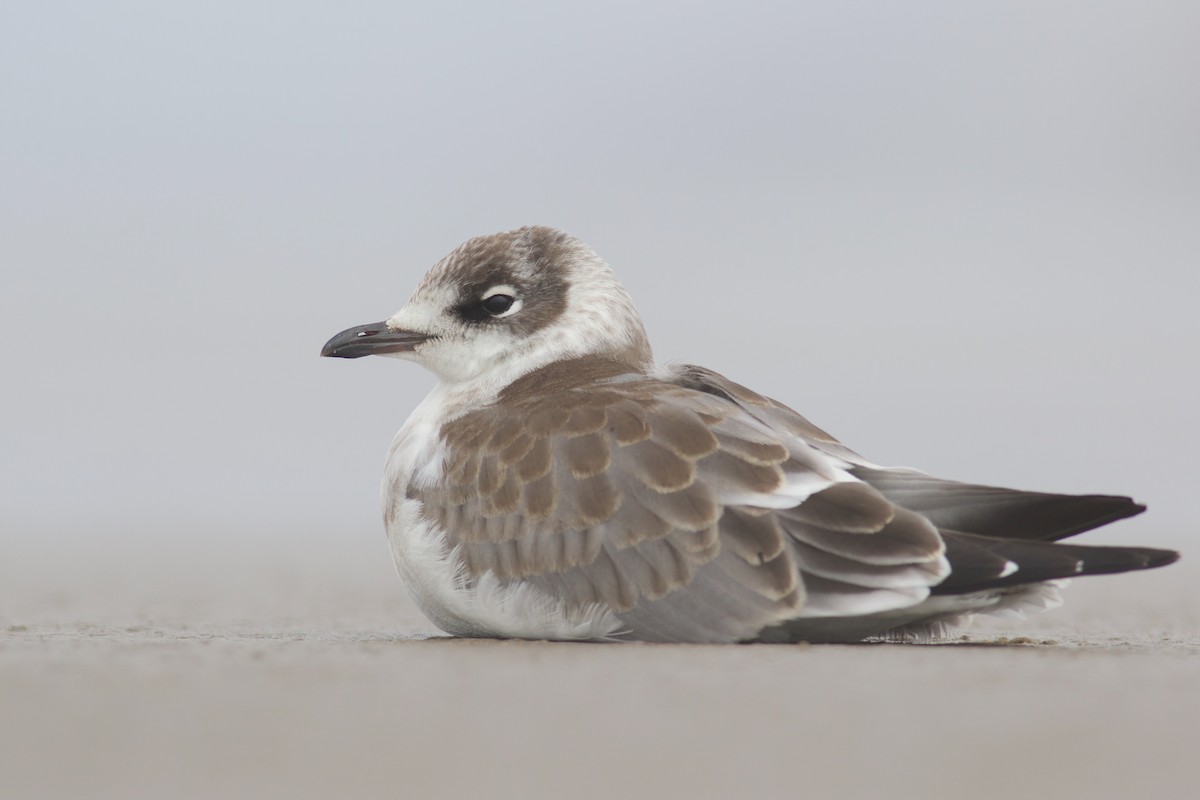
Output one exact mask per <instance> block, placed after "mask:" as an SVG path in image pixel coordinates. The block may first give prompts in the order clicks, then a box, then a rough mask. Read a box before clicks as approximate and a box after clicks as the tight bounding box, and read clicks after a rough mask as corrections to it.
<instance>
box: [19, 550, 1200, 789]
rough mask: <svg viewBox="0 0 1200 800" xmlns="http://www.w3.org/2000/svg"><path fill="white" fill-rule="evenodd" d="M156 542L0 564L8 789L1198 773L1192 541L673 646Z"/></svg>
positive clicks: (291, 562) (545, 785) (1125, 780)
mask: <svg viewBox="0 0 1200 800" xmlns="http://www.w3.org/2000/svg"><path fill="white" fill-rule="evenodd" d="M148 550H149V552H143V553H141V554H140V555H139V556H137V557H134V556H132V555H131V554H130V553H124V554H121V555H118V554H116V553H113V552H105V553H103V554H91V555H87V556H81V555H80V554H79V553H78V552H75V551H67V550H64V552H63V553H55V552H53V551H52V548H49V547H45V548H43V549H42V550H40V551H38V552H30V553H21V554H19V556H18V557H15V558H14V557H9V558H6V560H5V561H4V563H3V564H0V797H4V798H57V797H80V798H83V797H87V798H107V797H112V798H118V797H120V798H140V797H154V798H158V797H172V798H174V797H222V798H240V797H247V798H249V797H254V798H273V797H288V798H309V797H312V798H318V797H350V798H359V797H361V798H375V797H391V798H438V797H478V796H488V797H516V796H522V797H529V798H539V797H556V798H568V797H569V798H593V797H595V798H601V797H603V798H612V797H630V798H640V797H655V798H674V797H689V798H692V797H714V798H716V797H724V798H727V797H746V798H750V797H753V798H774V797H807V798H813V797H816V798H827V797H887V798H906V797H914V798H917V797H919V798H943V797H944V798H956V799H957V798H962V797H973V798H989V797H1022V796H1025V797H1059V798H1062V797H1081V798H1082V797H1087V798H1107V797H1112V798H1128V797H1145V798H1185V797H1195V796H1196V792H1197V791H1200V789H1197V787H1196V785H1195V784H1196V781H1197V779H1196V778H1195V761H1196V752H1197V751H1196V741H1197V740H1196V736H1197V734H1198V733H1200V590H1198V588H1197V587H1198V586H1200V581H1198V580H1197V577H1200V576H1198V575H1197V572H1196V570H1194V569H1192V568H1191V565H1190V564H1188V563H1187V562H1186V561H1185V562H1183V563H1181V564H1179V565H1176V566H1174V567H1172V568H1169V569H1167V570H1161V571H1158V572H1154V573H1146V574H1139V575H1131V576H1118V577H1110V578H1094V579H1089V580H1081V581H1077V582H1076V583H1075V585H1073V586H1072V587H1071V589H1070V591H1069V592H1068V603H1067V606H1066V607H1064V608H1063V609H1059V610H1058V611H1055V612H1051V613H1048V614H1043V615H1040V616H1039V617H1035V618H1031V619H1029V620H1025V621H1017V622H1011V623H1006V624H1004V625H1003V626H997V625H994V624H993V625H988V626H978V625H977V626H976V627H974V628H972V629H970V630H969V631H968V632H967V638H964V639H958V640H955V641H953V642H951V643H949V644H944V645H937V646H905V645H858V646H806V645H800V646H783V645H775V646H764V645H757V646H673V645H671V646H664V645H594V644H552V643H544V642H494V641H460V640H452V639H447V638H442V637H437V635H436V631H434V630H433V629H432V628H431V627H430V626H429V624H428V623H426V622H425V621H424V620H423V619H422V618H421V617H420V615H419V614H418V613H417V612H416V611H415V610H414V609H413V608H412V607H411V606H410V605H409V604H408V603H407V601H406V600H405V599H404V597H403V594H402V590H401V589H400V587H399V585H398V582H397V580H396V579H395V578H394V577H393V575H392V574H391V572H390V565H388V564H387V563H386V555H385V554H384V553H383V549H382V545H381V546H380V547H379V549H378V551H377V552H371V553H370V554H369V555H368V554H367V553H366V552H365V551H354V552H351V553H348V554H343V555H340V556H339V555H334V554H331V553H326V552H321V551H319V549H313V551H312V552H310V553H307V554H305V555H300V554H299V551H297V550H293V551H292V552H291V554H290V555H283V554H280V553H271V552H269V551H266V550H264V549H263V548H262V547H258V548H254V547H250V546H241V547H239V546H235V545H228V546H222V548H216V549H214V550H211V551H208V552H204V553H192V554H190V555H188V556H187V557H184V555H182V554H180V553H176V552H170V553H168V552H165V551H160V552H155V551H153V549H152V548H149V549H148ZM168 555H169V556H171V558H170V560H169V563H170V565H171V566H170V567H169V568H168V567H165V566H164V564H165V563H168V562H167V560H166V557H167V556H168ZM10 556H11V554H10ZM47 576H54V578H53V579H50V578H49V577H47ZM218 576H219V577H218Z"/></svg>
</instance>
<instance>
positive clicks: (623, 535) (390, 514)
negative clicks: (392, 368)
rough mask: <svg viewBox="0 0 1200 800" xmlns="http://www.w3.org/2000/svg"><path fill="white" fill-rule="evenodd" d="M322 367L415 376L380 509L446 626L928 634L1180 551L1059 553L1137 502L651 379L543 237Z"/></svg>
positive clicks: (455, 266) (1078, 548)
mask: <svg viewBox="0 0 1200 800" xmlns="http://www.w3.org/2000/svg"><path fill="white" fill-rule="evenodd" d="M321 355H323V356H332V357H336V358H359V357H361V356H367V355H384V356H391V357H396V358H402V359H407V360H410V361H416V362H417V363H419V364H421V365H423V366H424V367H426V368H427V369H429V370H430V371H432V372H433V373H434V375H435V376H436V377H437V383H436V385H435V386H434V388H433V389H432V391H431V392H430V393H429V395H428V396H427V397H426V398H425V399H424V400H423V401H422V402H421V403H420V404H419V405H418V406H417V408H416V409H415V410H414V411H413V413H412V415H411V416H410V417H409V418H408V421H407V422H406V423H405V424H404V426H403V427H402V428H401V429H400V431H399V433H397V434H396V437H395V439H394V440H393V442H392V445H391V448H390V450H389V452H388V456H387V461H386V466H385V474H384V481H383V517H384V524H385V527H386V530H387V536H388V540H389V542H390V545H391V551H392V555H393V558H394V561H395V564H396V568H397V571H398V572H399V574H400V576H401V578H402V579H403V581H404V583H405V585H406V587H407V588H408V590H409V592H410V594H411V595H412V598H413V600H414V601H415V602H416V604H417V606H418V607H419V608H420V609H421V611H422V612H423V613H424V614H425V615H426V616H427V617H428V618H429V619H430V621H432V622H433V623H434V624H435V625H437V626H438V627H439V628H440V629H441V630H443V631H446V632H447V633H450V634H452V635H457V636H466V637H494V638H524V639H550V640H610V641H611V640H617V641H620V640H640V641H655V642H797V641H809V642H856V641H862V640H870V639H883V640H890V641H928V640H931V639H935V638H937V637H939V636H943V635H945V634H946V633H947V632H948V631H949V630H950V629H951V626H953V625H956V624H958V623H961V622H964V621H966V620H967V619H969V618H970V617H971V616H973V615H976V614H989V613H1013V612H1018V613H1019V612H1023V611H1026V610H1036V609H1041V608H1048V607H1053V606H1054V605H1057V604H1058V603H1059V602H1060V598H1059V589H1060V588H1061V586H1062V585H1063V583H1064V579H1066V578H1072V577H1075V576H1078V575H1090V574H1099V573H1112V572H1125V571H1128V570H1136V569H1145V568H1149V567H1157V566H1162V565H1165V564H1169V563H1171V562H1172V561H1174V560H1176V559H1177V558H1178V554H1177V553H1174V552H1172V551H1168V550H1157V549H1150V548H1143V547H1097V546H1082V545H1070V544H1059V543H1058V540H1060V539H1063V538H1066V537H1068V536H1073V535H1075V534H1077V533H1081V532H1083V531H1086V530H1090V529H1092V528H1095V527H1098V526H1100V525H1104V524H1107V523H1109V522H1113V521H1115V520H1118V519H1122V518H1125V517H1131V516H1133V515H1135V514H1138V513H1140V512H1142V511H1143V510H1145V507H1144V506H1142V505H1139V504H1137V503H1135V502H1133V501H1132V500H1131V499H1129V498H1127V497H1113V496H1105V495H1086V496H1072V495H1061V494H1046V493H1040V492H1025V491H1016V490H1011V489H1002V488H995V487H989V486H979V485H974V484H969V483H961V482H957V481H950V480H943V479H940V478H935V477H932V476H930V475H927V474H925V473H923V472H918V471H916V470H913V469H908V468H887V467H881V466H879V465H876V464H874V463H872V462H870V461H867V460H866V459H864V458H863V457H862V456H860V455H858V454H857V453H855V452H854V451H852V450H850V449H849V448H847V447H846V446H845V445H843V444H842V443H841V442H839V441H838V440H837V439H835V438H833V437H832V436H830V435H829V434H827V433H825V432H824V431H823V430H821V429H820V428H817V427H816V426H814V425H813V424H812V423H810V422H809V421H808V420H807V419H805V418H804V417H802V416H800V415H799V414H798V413H796V412H795V411H793V410H792V409H790V408H788V407H787V406H785V405H783V404H781V403H779V402H776V401H775V400H772V399H770V398H768V397H765V396H763V395H761V394H758V393H756V392H754V391H752V390H750V389H747V388H746V387H744V386H741V385H739V384H737V383H734V382H733V381H732V380H730V379H728V378H726V377H724V376H722V375H719V374H717V373H716V372H713V371H712V370H708V369H704V368H702V367H697V366H691V365H674V366H655V364H654V362H653V358H652V355H651V350H650V344H649V341H648V339H647V336H646V331H645V329H644V327H643V325H642V320H641V317H640V316H639V315H638V312H637V311H636V309H635V308H634V305H633V301H632V300H631V298H630V296H629V295H628V293H627V292H626V291H625V289H624V288H623V287H622V286H621V284H620V283H618V281H617V279H616V277H615V275H614V274H613V272H612V270H611V269H610V268H609V266H608V265H607V264H606V263H605V262H604V261H603V260H602V259H601V258H600V257H599V256H598V255H597V254H596V253H595V252H593V250H592V249H591V248H589V247H588V246H587V245H586V244H584V243H583V242H582V241H580V240H579V239H577V238H575V237H573V236H570V235H568V234H566V233H564V232H562V231H559V230H555V229H553V228H547V227H525V228H521V229H519V230H514V231H509V232H506V233H498V234H494V235H490V236H481V237H478V238H474V239H471V240H469V241H467V242H466V243H464V244H462V245H460V246H459V247H458V248H457V249H456V250H454V251H453V252H452V253H450V254H449V255H448V256H446V257H445V258H444V259H442V260H441V261H440V262H438V263H437V264H436V265H435V266H434V267H433V268H432V269H431V270H430V271H429V273H428V274H427V275H426V276H425V278H424V279H423V280H422V281H421V283H420V284H419V285H418V286H417V289H416V291H415V292H414V294H413V295H412V297H411V299H410V300H409V301H408V303H407V304H406V305H405V306H404V307H403V308H402V309H401V310H400V311H398V312H396V313H395V314H393V315H392V316H391V317H389V318H388V319H387V320H386V321H384V322H380V323H375V324H371V325H360V326H358V327H354V328H350V329H348V330H345V331H342V332H341V333H339V334H337V335H335V336H334V337H333V338H332V339H330V340H329V342H328V343H326V345H325V346H324V348H323V349H322V351H321Z"/></svg>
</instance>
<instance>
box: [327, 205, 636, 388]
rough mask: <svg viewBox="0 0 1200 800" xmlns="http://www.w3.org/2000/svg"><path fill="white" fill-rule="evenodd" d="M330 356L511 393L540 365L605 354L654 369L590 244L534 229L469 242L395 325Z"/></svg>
mask: <svg viewBox="0 0 1200 800" xmlns="http://www.w3.org/2000/svg"><path fill="white" fill-rule="evenodd" d="M321 355H323V356H332V357H334V358H358V357H360V356H368V355H387V356H394V357H397V358H406V359H409V360H412V361H417V362H419V363H421V364H423V365H424V366H425V367H427V368H428V369H429V370H431V371H432V372H433V373H434V374H435V375H437V376H438V378H439V379H440V380H441V381H442V382H443V383H447V384H464V383H470V384H484V385H488V386H494V387H495V388H503V386H505V385H507V384H508V383H510V382H511V381H513V380H515V379H516V378H518V377H520V376H521V375H524V374H526V373H528V372H530V371H532V370H534V369H537V368H538V367H541V366H544V365H545V364H549V363H551V362H553V361H558V360H561V359H567V358H576V357H579V356H585V355H598V356H604V357H606V358H610V359H613V360H616V361H620V362H622V363H627V364H628V365H629V366H630V367H631V368H632V369H645V368H647V367H648V366H649V365H650V361H651V354H650V345H649V342H648V340H647V338H646V332H645V329H644V328H643V327H642V321H641V318H640V317H639V316H638V313H637V311H636V309H634V306H633V302H632V300H630V298H629V295H628V294H627V293H626V292H625V290H624V288H622V287H621V285H620V284H619V283H618V282H617V279H616V277H615V276H614V275H613V273H612V270H611V269H609V267H608V265H607V264H605V263H604V261H603V260H602V259H601V258H600V257H599V256H597V255H596V254H595V252H593V251H592V250H591V248H589V247H588V246H587V245H585V244H584V243H583V242H581V241H580V240H579V239H576V238H575V237H573V236H570V235H568V234H566V233H563V232H562V231H558V230H555V229H553V228H544V227H528V228H520V229H518V230H515V231H508V232H507V233H497V234H493V235H491V236H480V237H477V238H475V239H471V240H469V241H467V242H466V243H464V244H462V245H460V246H459V247H458V248H457V249H456V250H455V251H454V252H452V253H451V254H450V255H448V256H446V257H445V258H443V259H442V260H441V261H439V262H438V263H437V264H436V265H434V267H433V269H431V270H430V271H429V273H428V274H427V275H426V276H425V278H424V280H422V281H421V283H420V285H418V286H417V289H416V291H415V292H414V293H413V295H412V297H411V298H410V299H409V301H408V303H407V304H406V305H405V306H404V307H403V308H402V309H400V310H399V311H397V312H396V313H395V314H393V315H392V316H391V317H389V318H388V319H387V320H385V321H383V322H379V323H374V324H371V325H360V326H358V327H355V328H350V329H348V330H345V331H342V332H341V333H339V334H337V335H336V336H334V337H333V338H332V339H330V340H329V341H328V342H327V343H326V344H325V347H324V348H322V350H321Z"/></svg>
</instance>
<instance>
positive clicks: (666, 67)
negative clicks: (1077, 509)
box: [0, 2, 1200, 583]
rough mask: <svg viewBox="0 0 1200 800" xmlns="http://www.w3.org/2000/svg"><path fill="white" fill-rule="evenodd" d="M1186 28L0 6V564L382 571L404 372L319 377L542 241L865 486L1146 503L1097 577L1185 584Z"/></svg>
mask: <svg viewBox="0 0 1200 800" xmlns="http://www.w3.org/2000/svg"><path fill="white" fill-rule="evenodd" d="M1198 30H1200V4H1196V3H1190V2H1177V3H1171V2H1127V3H1111V2H1086V3H1082V2H1081V3H1067V2H1029V3H1017V2H1010V3H958V2H941V3H933V2H926V3H903V4H900V3H896V4H885V3H836V4H835V3H819V4H816V3H787V4H783V3H780V4H761V3H749V4H748V3H739V4H737V7H736V9H735V8H733V6H732V4H729V5H726V6H718V5H709V4H699V3H651V4H642V3H604V4H566V3H561V4H553V3H546V4H536V3H535V4H530V3H514V4H503V5H498V4H492V3H463V4H453V5H452V4H434V3H420V4H415V3H414V4H399V3H352V4H341V5H338V4H332V3H327V4H322V3H299V2H294V3H279V4H263V3H228V4H220V3H205V4H186V5H185V4H177V3H175V4H164V3H149V2H147V3H104V4H100V3H5V4H3V5H2V6H0V81H2V83H0V108H2V109H3V111H2V113H3V126H2V128H0V141H2V144H3V146H2V147H0V248H2V259H3V272H2V278H0V280H2V284H0V341H2V342H3V349H4V370H3V373H4V391H3V412H4V413H3V421H2V422H0V437H2V438H0V483H2V485H3V487H4V489H3V497H4V504H3V509H2V511H0V525H2V526H3V537H4V539H3V541H4V548H5V549H6V550H8V551H9V552H10V554H11V553H12V552H14V549H13V548H14V546H18V545H19V546H22V547H34V546H36V547H38V548H44V547H49V548H50V549H51V550H53V551H54V552H56V553H59V554H60V555H61V558H62V559H63V560H64V561H65V560H71V559H74V558H76V557H77V555H78V554H79V553H84V552H88V549H89V548H91V549H99V550H103V551H111V550H113V549H115V548H119V547H128V548H130V549H131V550H136V551H137V552H140V553H141V554H142V556H143V557H144V558H145V559H147V563H149V564H150V565H152V566H154V565H160V566H161V565H165V564H167V563H168V562H171V563H179V562H180V561H183V562H186V561H187V559H188V558H190V555H189V554H191V553H196V552H198V551H200V550H206V551H213V552H225V551H228V552H229V553H230V554H237V553H239V552H244V551H243V550H238V549H237V548H239V547H242V548H245V547H249V546H252V545H253V546H257V545H258V544H262V545H264V546H265V547H266V548H267V550H266V552H271V551H272V550H278V548H280V547H283V548H289V549H292V550H294V551H298V550H307V551H311V552H312V553H314V554H322V553H328V554H331V555H332V554H334V553H338V554H341V555H343V556H345V555H346V554H350V557H352V558H358V559H360V561H358V563H360V564H361V565H362V567H363V569H368V568H369V569H388V568H389V567H388V566H387V556H386V548H385V545H384V541H383V535H382V531H381V524H380V522H379V519H378V510H377V509H378V504H377V491H378V484H379V479H380V473H381V466H382V460H383V455H384V452H385V449H386V446H387V444H388V441H389V440H390V437H391V436H392V434H393V432H394V431H395V430H396V429H397V428H398V427H399V426H400V424H401V423H402V422H403V420H404V418H405V416H406V415H407V414H408V412H409V411H410V410H411V408H412V407H413V406H414V405H415V404H416V403H417V402H418V401H419V399H420V398H421V397H422V396H423V395H424V393H425V392H426V391H428V389H429V388H430V386H431V385H432V378H431V377H430V376H429V375H427V374H425V373H424V372H422V371H421V370H420V369H419V368H418V367H416V366H414V365H410V364H404V363H399V362H395V361H391V360H385V359H369V360H364V361H356V362H343V361H332V360H320V359H318V358H317V351H318V349H319V347H320V346H321V344H322V343H323V342H324V341H325V339H326V338H328V337H329V336H330V335H331V334H333V333H335V332H336V331H338V330H341V329H342V328H345V327H349V326H351V325H355V324H359V323H364V322H371V321H375V320H378V319H381V318H383V317H385V316H387V315H388V314H390V313H391V312H393V311H394V310H396V309H397V308H399V307H400V306H401V305H402V304H403V302H404V301H405V300H406V298H407V297H408V294H409V292H410V291H411V289H412V287H413V286H414V285H415V283H416V282H417V280H418V279H419V278H420V276H421V275H422V274H423V273H424V271H425V270H426V269H427V268H428V267H429V266H430V265H432V264H433V263H434V262H435V261H436V260H437V259H438V258H440V257H441V256H442V255H443V254H444V253H446V252H448V251H449V250H450V249H451V248H453V247H454V246H455V245H457V244H458V243H459V242H460V241H462V240H464V239H466V238H468V237H470V236H473V235H477V234H482V233H490V232H493V231H497V230H504V229H508V228H511V227H516V226H519V225H523V224H535V223H536V224H548V225H553V226H557V227H561V228H564V229H566V230H569V231H571V232H573V233H575V234H577V235H579V236H581V237H583V238H584V239H585V240H586V241H588V242H589V243H591V244H592V246H593V247H595V248H596V249H597V250H598V252H600V253H601V255H603V256H604V257H605V258H607V259H608V260H609V262H610V263H611V264H612V265H613V266H614V268H615V269H616V270H617V272H618V274H619V275H620V276H621V278H622V279H623V280H624V282H625V283H626V285H627V286H628V287H629V289H630V291H631V292H632V294H633V296H634V298H635V300H636V301H637V303H638V305H639V307H640V309H641V310H642V312H643V314H644V316H645V319H646V324H647V327H648V329H649V331H650V334H651V338H652V341H653V342H654V344H655V347H656V352H657V356H658V358H659V359H660V360H664V361H666V360H677V361H690V362H694V363H700V364H703V365H705V366H709V367H712V368H715V369H717V370H719V371H721V372H723V373H725V374H727V375H729V376H730V377H732V378H734V379H736V380H738V381H741V382H743V383H746V384H748V385H750V386H751V387H753V388H756V389H758V390H760V391H763V392H766V393H769V394H771V395H773V396H775V397H777V398H779V399H781V400H783V401H784V402H787V403H789V404H791V405H793V406H794V407H796V408H797V409H798V410H800V411H801V412H802V413H804V414H806V415H807V416H809V417H810V418H811V419H812V420H813V421H814V422H816V423H817V424H819V425H821V426H823V427H825V428H826V429H828V430H830V431H831V432H832V433H834V434H835V435H838V436H839V437H841V438H843V439H844V440H845V441H846V442H847V443H848V444H850V445H851V446H852V447H855V448H856V449H858V450H859V451H861V452H863V453H864V454H865V455H867V456H869V457H871V458H873V459H875V460H877V461H880V462H883V463H889V464H906V465H910V466H916V467H920V468H923V469H925V470H927V471H930V472H934V473H937V474H941V475H946V476H951V477H959V478H963V479H970V480H975V481H981V482H993V483H997V484H1004V485H1016V486H1021V487H1026V488H1042V489H1047V490H1060V491H1068V492H1070V491H1081V492H1115V493H1129V494H1132V495H1134V496H1136V497H1137V498H1138V499H1140V500H1142V501H1144V502H1147V503H1148V504H1149V505H1150V507H1151V513H1149V514H1147V515H1144V516H1143V517H1141V518H1139V519H1137V520H1133V521H1130V522H1127V523H1124V524H1122V525H1120V526H1118V529H1117V530H1116V531H1115V532H1113V533H1109V532H1104V533H1103V534H1097V535H1094V536H1093V537H1092V539H1093V541H1126V542H1135V541H1137V542H1143V543H1148V544H1153V543H1158V544H1164V545H1173V546H1177V547H1184V548H1186V547H1187V546H1188V545H1191V544H1192V543H1194V542H1195V541H1196V538H1197V515H1196V513H1195V509H1194V503H1193V496H1194V493H1195V491H1194V488H1193V485H1194V481H1195V479H1196V478H1195V471H1194V467H1193V465H1194V463H1195V452H1196V449H1197V445H1198V442H1197V426H1196V422H1195V410H1196V406H1197V399H1198V395H1200V392H1198V389H1200V381H1198V377H1197V369H1196V351H1197V344H1198V343H1200V325H1198V323H1197V318H1196V313H1195V304H1196V298H1197V290H1198V288H1200V279H1198V278H1197V269H1196V267H1197V265H1196V254H1197V252H1198V251H1200V224H1198V223H1200V214H1198V212H1200V156H1198V153H1200V148H1198V147H1197V142H1200V98H1198V97H1197V86H1198V84H1197V76H1198V75H1200V46H1198V43H1197V31H1198ZM222 548H225V550H223V549H222ZM9 566H10V567H12V566H14V565H13V562H12V561H10V564H9ZM1180 568H1186V564H1185V565H1184V567H1179V568H1176V569H1180ZM43 579H44V580H45V581H46V582H48V583H53V582H54V581H55V580H58V573H57V572H56V571H55V570H54V569H49V568H48V569H47V570H46V572H45V574H44V576H43Z"/></svg>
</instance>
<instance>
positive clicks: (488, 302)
mask: <svg viewBox="0 0 1200 800" xmlns="http://www.w3.org/2000/svg"><path fill="white" fill-rule="evenodd" d="M513 299H514V298H513V297H512V296H510V295H507V294H493V295H489V296H488V297H485V298H483V300H481V301H480V305H482V306H483V310H484V311H486V312H487V313H489V314H491V315H492V316H493V317H498V316H500V315H501V314H503V313H504V312H505V311H508V310H509V309H510V308H512V305H513Z"/></svg>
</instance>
